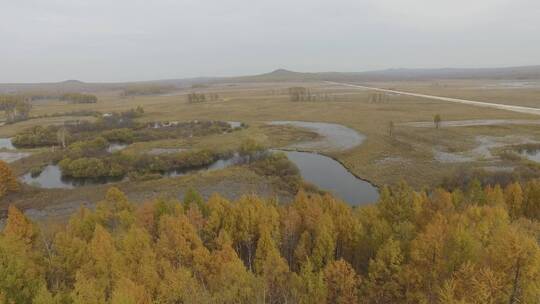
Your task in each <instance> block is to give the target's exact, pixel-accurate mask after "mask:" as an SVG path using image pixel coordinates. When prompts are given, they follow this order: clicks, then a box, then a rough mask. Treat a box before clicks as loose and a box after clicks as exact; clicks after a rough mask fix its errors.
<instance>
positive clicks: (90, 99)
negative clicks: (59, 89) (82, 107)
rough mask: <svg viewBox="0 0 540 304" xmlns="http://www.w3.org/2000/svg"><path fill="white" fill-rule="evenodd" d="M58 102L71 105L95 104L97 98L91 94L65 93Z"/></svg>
mask: <svg viewBox="0 0 540 304" xmlns="http://www.w3.org/2000/svg"><path fill="white" fill-rule="evenodd" d="M60 100H62V101H68V102H71V103H96V102H97V101H98V98H97V96H95V95H91V94H82V93H66V94H63V95H62V96H60Z"/></svg>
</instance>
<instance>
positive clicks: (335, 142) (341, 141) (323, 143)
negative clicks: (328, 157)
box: [269, 121, 366, 151]
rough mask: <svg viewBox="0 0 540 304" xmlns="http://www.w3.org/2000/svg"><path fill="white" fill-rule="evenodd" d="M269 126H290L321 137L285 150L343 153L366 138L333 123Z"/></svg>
mask: <svg viewBox="0 0 540 304" xmlns="http://www.w3.org/2000/svg"><path fill="white" fill-rule="evenodd" d="M269 124H270V125H278V126H282V125H292V126H296V127H300V128H305V129H308V130H311V131H313V132H316V133H318V134H319V135H321V136H322V138H321V139H319V140H314V141H307V142H301V143H296V144H293V145H291V146H289V147H287V148H291V149H298V150H309V151H344V150H348V149H351V148H354V147H356V146H358V145H360V144H361V143H362V142H363V141H364V140H365V139H366V137H365V136H364V135H362V134H360V133H358V132H356V131H355V130H353V129H351V128H348V127H345V126H342V125H339V124H333V123H324V122H306V121H272V122H270V123H269Z"/></svg>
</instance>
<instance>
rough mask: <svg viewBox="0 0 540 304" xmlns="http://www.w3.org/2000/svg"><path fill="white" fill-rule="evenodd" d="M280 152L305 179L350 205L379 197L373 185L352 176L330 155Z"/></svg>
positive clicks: (373, 200)
mask: <svg viewBox="0 0 540 304" xmlns="http://www.w3.org/2000/svg"><path fill="white" fill-rule="evenodd" d="M282 152H283V153H285V154H286V155H287V157H288V158H289V160H290V161H292V162H293V163H294V164H295V165H296V166H297V167H298V169H300V174H301V175H302V178H303V179H304V180H305V181H307V182H310V183H312V184H314V185H316V186H317V187H319V188H320V189H322V190H326V191H329V192H332V193H333V194H334V195H336V196H337V197H339V198H341V199H342V200H344V201H346V202H348V203H349V204H351V205H362V204H367V203H373V202H376V201H377V200H378V198H379V192H378V190H377V188H376V187H375V186H373V185H372V184H370V183H368V182H366V181H364V180H362V179H360V178H358V177H356V176H354V175H353V174H352V173H351V172H349V171H348V170H347V169H346V168H345V167H343V165H341V164H340V163H339V162H338V161H336V160H334V159H332V158H330V157H327V156H324V155H320V154H316V153H308V152H296V151H282Z"/></svg>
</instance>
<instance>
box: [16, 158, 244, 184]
mask: <svg viewBox="0 0 540 304" xmlns="http://www.w3.org/2000/svg"><path fill="white" fill-rule="evenodd" d="M241 161H242V160H241V158H240V157H238V156H233V157H231V158H229V159H220V160H217V161H215V162H214V163H212V164H210V165H209V166H206V167H200V168H193V169H189V170H171V171H169V172H165V173H164V174H163V176H167V177H176V176H183V175H186V174H191V173H195V172H199V171H212V170H219V169H223V168H226V167H229V166H233V165H236V164H239V163H241ZM125 180H127V178H126V177H107V178H71V177H65V176H62V172H61V170H60V168H59V167H58V166H57V165H48V166H46V167H45V168H44V169H43V171H42V172H41V173H40V174H39V175H37V176H32V174H31V173H27V174H25V175H23V176H22V177H21V181H22V182H24V183H26V184H29V185H32V186H35V187H40V188H48V189H53V188H62V189H73V188H75V187H80V186H91V185H103V184H109V183H116V182H121V181H125Z"/></svg>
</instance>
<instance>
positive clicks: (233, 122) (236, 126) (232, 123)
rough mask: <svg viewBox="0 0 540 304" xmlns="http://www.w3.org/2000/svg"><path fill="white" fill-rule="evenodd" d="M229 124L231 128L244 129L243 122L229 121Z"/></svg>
mask: <svg viewBox="0 0 540 304" xmlns="http://www.w3.org/2000/svg"><path fill="white" fill-rule="evenodd" d="M227 123H228V124H229V125H230V126H231V128H233V129H234V128H240V127H242V122H240V121H227Z"/></svg>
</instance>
